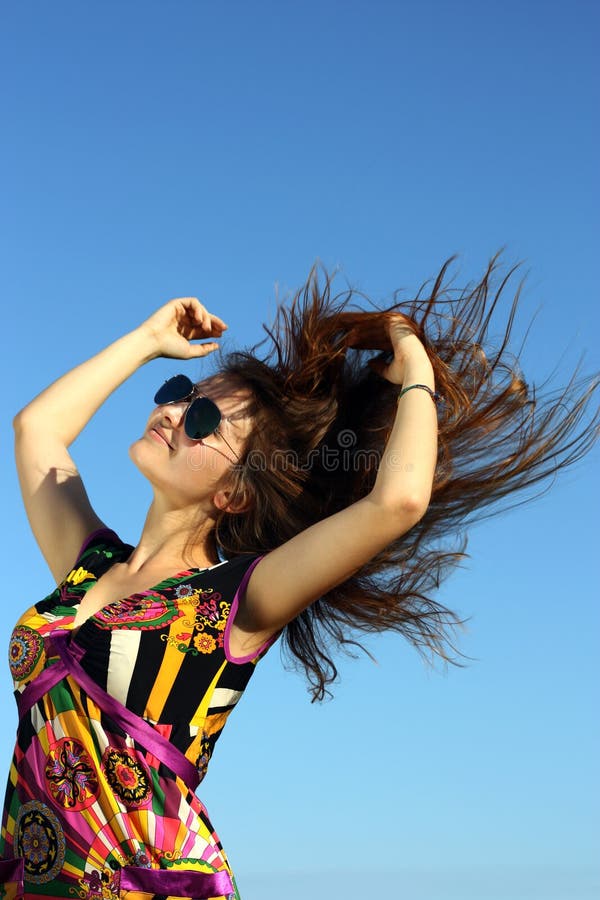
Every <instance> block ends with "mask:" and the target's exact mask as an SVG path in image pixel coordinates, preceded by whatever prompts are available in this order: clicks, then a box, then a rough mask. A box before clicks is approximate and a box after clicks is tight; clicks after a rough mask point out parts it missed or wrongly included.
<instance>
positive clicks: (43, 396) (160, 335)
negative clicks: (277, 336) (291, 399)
mask: <svg viewBox="0 0 600 900" xmlns="http://www.w3.org/2000/svg"><path fill="white" fill-rule="evenodd" d="M226 327H227V326H226V325H225V323H224V322H223V321H222V320H221V319H219V318H218V317H216V316H212V315H211V314H210V313H208V312H207V310H206V309H205V308H204V307H203V306H202V304H200V302H199V301H198V300H197V299H196V298H195V297H184V298H179V299H176V300H171V301H169V303H166V304H165V305H164V306H162V307H161V308H160V309H159V310H158V311H157V312H156V313H154V314H153V315H152V316H151V317H150V318H149V319H147V320H146V321H145V322H144V323H142V325H140V326H139V327H138V328H136V329H135V330H134V331H131V332H129V333H128V334H126V335H124V336H123V337H121V338H119V339H118V340H116V341H115V342H114V343H112V344H110V345H109V346H108V347H106V348H105V349H104V350H102V351H101V352H100V353H98V354H96V356H93V357H92V358H91V359H89V360H87V361H86V362H84V363H82V364H81V365H79V366H77V367H76V368H74V369H72V370H71V371H70V372H67V374H66V375H63V376H62V377H61V378H59V379H58V380H57V381H55V382H53V383H52V384H51V385H50V386H49V387H48V388H46V390H44V391H42V393H40V394H38V396H37V397H35V399H33V400H32V401H31V402H30V403H29V404H28V405H27V406H25V407H24V408H23V409H22V410H21V411H20V412H19V413H17V415H16V416H15V418H14V420H13V424H14V429H15V458H16V465H17V472H18V475H19V482H20V486H21V493H22V496H23V503H24V505H25V510H26V512H27V518H28V519H29V523H30V525H31V530H32V531H33V534H34V537H35V539H36V541H37V543H38V545H39V547H40V550H41V552H42V554H43V556H44V558H45V559H46V562H47V563H48V566H49V568H50V570H51V572H52V575H53V576H54V578H55V579H56V582H57V583H58V582H60V580H61V579H62V578H64V576H65V575H66V574H67V573H68V571H69V568H70V566H71V565H72V563H73V560H74V559H75V556H76V554H77V551H78V550H79V548H80V547H81V544H82V543H83V541H84V540H85V538H86V537H87V536H88V535H89V534H90V533H91V532H92V531H94V530H96V529H97V528H102V527H103V525H104V523H103V522H102V520H101V519H100V518H99V517H98V516H97V514H96V513H95V512H94V509H93V507H92V505H91V503H90V501H89V498H88V495H87V492H86V490H85V487H84V484H83V481H82V479H81V476H80V474H79V472H78V470H77V467H76V465H75V463H74V461H73V459H72V457H71V455H70V454H69V452H68V449H67V448H68V447H69V446H70V445H71V444H72V443H73V441H74V440H75V438H76V437H77V436H78V435H79V434H80V433H81V431H82V430H83V428H84V427H85V426H86V425H87V423H88V422H89V420H90V419H91V418H92V416H93V415H94V413H95V412H96V411H97V410H98V409H99V408H100V406H101V405H102V404H103V403H104V401H105V400H106V399H107V398H108V397H109V396H110V395H111V394H112V393H113V391H115V390H116V388H118V387H119V385H121V384H122V383H123V382H124V381H125V380H126V379H127V378H129V376H130V375H132V374H133V373H134V372H135V371H136V370H137V369H138V368H139V367H140V366H142V365H143V364H144V363H146V362H148V361H149V360H151V359H155V358H156V357H158V356H168V357H174V358H178V359H191V358H194V357H202V356H206V355H207V354H208V353H210V352H211V351H212V350H214V349H216V347H217V346H218V345H217V344H216V343H204V344H195V345H193V344H190V343H189V341H190V340H193V339H198V338H206V337H218V336H220V335H221V333H222V331H223V329H224V328H226Z"/></svg>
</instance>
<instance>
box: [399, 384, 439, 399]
mask: <svg viewBox="0 0 600 900" xmlns="http://www.w3.org/2000/svg"><path fill="white" fill-rule="evenodd" d="M413 388H421V390H422V391H427V393H428V394H429V396H430V397H431V399H432V400H433V402H434V403H439V402H440V400H441V399H442V397H441V395H440V394H438V393H437V391H432V390H431V388H430V387H428V386H427V385H426V384H409V385H408V387H405V388H402V390H401V391H400V393H399V394H398V399H397V400H396V402H397V403H398V402H399V400H400V397H403V396H404V394H405V393H406V392H407V391H412V389H413Z"/></svg>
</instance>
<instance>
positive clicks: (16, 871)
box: [0, 856, 210, 896]
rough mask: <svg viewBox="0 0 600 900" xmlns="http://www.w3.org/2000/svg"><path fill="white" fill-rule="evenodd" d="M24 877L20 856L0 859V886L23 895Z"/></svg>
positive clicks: (23, 861) (22, 859)
mask: <svg viewBox="0 0 600 900" xmlns="http://www.w3.org/2000/svg"><path fill="white" fill-rule="evenodd" d="M24 877H25V860H24V858H23V857H22V856H20V857H19V858H18V859H0V886H6V885H7V884H16V885H17V888H18V894H19V896H21V894H22V893H23V878H24ZM209 896H210V895H209Z"/></svg>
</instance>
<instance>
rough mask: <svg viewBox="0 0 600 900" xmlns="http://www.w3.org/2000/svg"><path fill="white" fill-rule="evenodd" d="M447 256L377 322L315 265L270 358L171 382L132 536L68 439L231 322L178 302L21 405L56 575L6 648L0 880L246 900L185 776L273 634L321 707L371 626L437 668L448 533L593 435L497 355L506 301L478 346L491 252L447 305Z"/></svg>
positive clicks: (150, 424)
mask: <svg viewBox="0 0 600 900" xmlns="http://www.w3.org/2000/svg"><path fill="white" fill-rule="evenodd" d="M447 265H448V264H446V266H447ZM446 266H444V267H443V269H442V271H441V272H440V275H439V276H438V278H437V280H436V282H435V284H434V285H433V288H432V290H431V291H430V293H429V295H428V296H427V297H426V298H425V299H423V298H420V297H417V299H416V300H414V301H412V302H410V303H407V304H404V305H402V306H401V307H400V306H398V305H397V304H396V305H394V306H393V307H390V308H389V309H387V310H382V311H370V312H366V311H364V310H356V309H354V310H350V309H349V307H348V301H349V300H350V299H351V297H352V292H350V293H349V295H348V296H346V297H343V298H339V297H332V296H331V290H330V280H329V278H327V276H326V278H325V286H324V288H323V289H321V288H320V285H319V279H318V273H317V271H316V270H313V271H312V272H311V274H310V276H309V279H308V281H307V283H306V285H305V286H304V288H303V289H302V290H301V291H299V292H298V294H297V295H296V297H295V298H294V300H293V302H292V304H291V306H290V307H281V308H280V310H279V312H278V316H277V319H276V322H275V325H274V326H273V328H272V329H268V335H269V338H270V340H271V344H272V346H271V348H270V352H267V353H266V354H263V355H262V356H260V355H259V353H258V350H259V348H258V347H255V348H253V349H252V350H250V351H247V352H236V353H232V354H229V356H227V357H225V358H223V359H222V360H221V361H220V364H219V366H218V370H217V372H216V373H215V374H213V375H211V376H209V377H205V378H203V379H202V380H200V381H199V382H197V383H194V381H192V380H190V378H189V376H188V375H185V374H181V375H174V377H173V378H171V379H169V380H168V381H167V382H166V383H165V384H164V385H162V387H160V388H159V389H158V391H157V393H156V396H155V403H156V406H155V408H154V409H152V411H151V413H150V415H149V418H148V421H147V425H146V428H145V430H144V433H143V435H142V437H141V438H140V439H139V440H137V441H135V442H134V443H133V444H132V446H131V447H130V450H129V453H130V456H131V459H132V460H133V462H134V463H135V465H136V466H137V467H138V468H139V470H140V471H141V472H142V473H143V474H144V475H145V476H146V478H147V479H148V480H149V482H150V484H151V485H152V488H153V500H152V503H151V505H150V508H149V510H148V513H147V516H146V521H145V524H144V528H143V531H142V534H141V536H140V539H139V541H138V542H137V544H136V545H135V546H133V545H131V544H128V543H125V542H124V541H123V540H121V538H120V537H119V536H118V535H117V534H116V533H115V532H114V531H112V530H111V529H110V527H109V524H107V523H104V522H102V521H101V520H100V519H99V518H98V516H97V515H96V513H95V512H94V509H93V508H92V506H91V504H90V502H89V500H88V497H87V494H86V491H85V488H84V486H83V484H82V481H81V479H80V477H79V474H78V472H77V468H76V467H75V464H74V462H73V460H72V459H71V456H70V455H69V452H68V447H69V446H70V445H71V444H72V442H73V441H74V440H75V438H76V437H77V435H78V434H79V433H80V432H81V431H82V429H83V428H84V427H85V425H86V424H87V422H88V421H89V420H90V418H91V417H92V416H93V415H94V413H95V412H96V411H97V409H98V408H99V407H100V406H101V404H102V403H103V402H104V401H105V400H106V398H107V397H108V396H109V395H110V394H111V393H112V392H113V391H114V390H116V389H117V388H118V386H119V385H120V384H122V383H123V382H124V381H125V379H127V378H128V377H129V376H130V375H132V374H133V373H134V372H135V371H136V370H137V369H138V368H139V367H140V366H142V365H144V364H145V363H147V362H149V361H150V360H152V359H155V358H157V357H169V358H172V359H177V360H186V361H189V360H192V359H201V358H204V357H205V356H207V355H208V354H210V353H212V352H213V351H214V350H215V349H216V348H217V347H218V343H217V341H216V340H215V339H218V338H219V337H220V336H221V335H222V333H223V331H224V329H225V328H227V325H226V324H225V323H224V322H223V321H222V320H221V319H220V318H219V317H218V316H216V315H214V314H212V313H210V312H208V310H207V309H206V308H205V307H204V305H203V304H202V303H200V302H199V300H198V299H196V298H195V297H185V298H179V299H175V300H171V301H169V302H168V303H166V304H165V305H164V306H162V307H161V308H160V309H159V310H158V311H157V312H155V313H154V315H152V316H151V317H150V318H149V319H147V320H146V321H145V322H143V323H142V324H141V325H140V326H139V327H138V328H136V329H135V330H134V331H132V332H130V333H128V334H126V335H125V336H123V337H121V338H120V339H118V340H116V341H115V342H114V343H113V344H111V345H110V346H109V347H107V348H106V349H105V350H103V351H102V352H101V353H99V354H97V355H96V356H94V357H93V358H92V359H90V360H88V361H87V362H85V363H83V364H82V365H80V366H78V367H77V368H75V369H74V370H72V371H71V372H69V373H67V374H66V375H64V376H63V377H62V378H60V379H59V380H58V381H56V382H55V383H54V384H52V385H50V387H48V388H47V389H46V390H45V391H43V392H42V393H41V394H40V395H39V396H38V397H36V398H35V399H34V400H33V401H32V402H31V403H29V404H28V405H27V406H26V407H25V408H24V409H23V410H22V411H21V412H20V413H19V414H18V415H17V416H16V418H15V422H14V424H15V433H16V459H17V467H18V473H19V479H20V484H21V489H22V494H23V499H24V503H25V507H26V510H27V515H28V517H29V521H30V523H31V527H32V530H33V533H34V535H35V537H36V540H37V541H38V543H39V546H40V549H41V551H42V553H43V555H44V557H45V558H46V560H47V562H48V565H49V567H50V569H51V571H52V575H53V577H54V578H55V580H56V585H57V586H56V588H55V589H54V590H53V591H52V592H51V593H50V594H49V595H48V596H47V597H46V598H45V599H43V600H42V601H41V602H39V603H37V604H36V605H35V606H33V607H32V608H30V609H29V610H27V611H26V612H25V613H23V615H22V616H21V617H20V619H19V621H18V623H17V625H16V627H15V630H14V632H13V636H12V640H11V646H10V665H11V670H12V675H13V678H14V682H15V689H16V696H17V704H18V709H19V716H20V722H19V729H18V735H17V743H16V747H15V753H14V758H13V763H12V766H11V771H10V776H9V783H8V789H7V795H6V801H5V807H4V817H3V823H2V837H1V855H0V856H1V861H0V884H1V885H2V887H3V890H4V893H3V894H2V896H5V897H13V898H15V897H19V898H20V897H27V898H28V897H36V896H40V895H44V896H46V897H47V896H52V897H74V896H75V897H81V898H93V900H100V898H119V897H126V898H129V900H135V898H137V900H141V898H151V897H155V898H163V897H188V898H238V897H239V894H238V891H237V888H236V885H235V879H234V876H233V873H232V871H231V868H230V865H229V862H228V859H227V856H226V854H225V852H224V850H223V847H222V846H221V843H220V841H219V838H218V836H217V834H216V833H215V831H214V829H213V826H212V823H211V821H210V819H209V816H208V813H207V811H206V809H205V807H204V806H203V805H202V803H201V802H200V800H199V799H198V798H197V796H196V794H195V789H196V787H197V786H198V784H199V782H200V780H201V779H202V777H203V776H204V774H205V772H206V768H207V765H208V762H209V759H210V756H211V754H212V752H213V748H214V745H215V742H216V740H217V738H218V737H219V735H220V733H221V731H222V729H223V727H224V724H225V722H226V720H227V717H228V715H229V713H230V712H231V710H232V709H233V707H234V706H235V704H236V703H237V701H238V699H239V698H240V696H241V694H242V692H243V691H244V689H245V687H246V685H247V683H248V681H249V679H250V677H251V675H252V673H253V671H254V668H255V666H256V664H257V663H258V662H259V661H260V659H261V658H262V656H263V655H264V654H265V653H266V652H267V650H268V648H269V647H270V646H271V645H272V643H273V642H274V641H275V640H276V639H277V637H278V636H282V638H283V640H284V641H285V643H286V645H287V648H288V649H289V651H290V652H291V653H292V654H293V655H295V657H296V658H297V660H298V662H299V663H300V664H301V665H302V666H303V667H304V668H305V671H306V674H307V676H308V679H309V681H310V683H311V685H312V690H313V696H314V697H315V698H322V697H323V695H324V693H325V692H326V690H327V685H328V684H329V683H330V682H331V681H332V680H333V679H334V678H335V675H336V670H335V664H334V660H333V653H332V649H335V647H336V646H338V647H339V646H340V645H342V644H344V643H345V642H347V641H350V640H355V639H356V636H357V634H358V633H360V631H363V632H367V631H371V632H372V631H383V630H385V629H395V630H397V631H398V632H400V633H401V634H403V635H404V636H405V637H407V638H408V639H409V640H410V641H411V642H412V643H413V644H414V645H415V646H416V647H417V648H418V649H419V650H421V651H427V650H429V651H432V652H434V653H437V654H439V655H440V656H442V657H443V658H445V659H448V658H449V657H448V654H447V650H448V644H449V645H450V646H452V645H451V643H450V642H449V633H450V631H451V629H452V628H453V627H454V626H456V625H459V624H460V620H459V619H458V618H457V617H456V615H455V614H454V613H452V612H451V611H450V610H448V609H446V608H444V607H443V606H441V605H440V604H438V603H437V602H436V601H435V600H434V599H432V598H431V597H430V596H429V594H430V592H431V591H432V590H433V589H434V588H435V587H436V586H437V585H438V584H439V581H440V579H441V578H442V577H443V576H444V574H445V573H446V571H447V570H448V569H449V568H451V565H452V563H453V562H455V561H456V560H457V559H458V558H459V557H460V553H458V552H451V551H449V550H448V549H446V548H445V547H444V545H443V544H442V543H440V542H441V541H443V539H445V538H447V537H448V536H450V537H451V536H452V534H453V533H455V532H456V530H457V528H458V526H459V525H463V524H464V523H465V522H466V521H469V520H470V519H472V517H473V515H474V513H475V512H476V511H477V510H479V509H481V508H482V507H487V506H489V505H490V504H492V503H495V504H497V503H498V501H499V500H502V499H503V498H505V497H506V496H507V495H509V494H512V493H513V492H514V491H516V490H519V489H523V488H525V487H528V486H531V485H533V484H535V483H536V482H539V481H540V480H542V479H544V478H545V477H547V476H548V475H550V474H552V473H554V472H555V471H556V470H557V469H558V468H560V467H561V466H565V465H567V464H569V463H571V462H573V461H574V460H575V459H577V458H579V457H580V456H581V455H582V454H583V453H585V452H586V450H587V449H588V448H589V446H590V444H591V442H592V441H593V438H594V436H595V433H596V429H595V417H593V421H592V422H591V423H589V424H588V425H587V426H585V425H582V424H581V423H582V417H583V416H584V414H585V412H586V409H587V408H588V405H589V400H590V397H591V394H592V392H593V390H594V385H590V386H589V387H587V389H583V388H582V387H581V385H578V384H577V383H576V382H575V380H574V379H572V380H571V382H570V383H569V385H568V386H567V388H566V389H565V390H564V391H563V392H562V393H561V395H560V396H558V397H556V396H554V397H548V398H541V399H540V398H538V399H533V396H532V393H531V392H530V391H529V390H528V388H527V386H526V384H525V382H524V381H523V379H522V377H521V376H520V374H519V373H518V371H517V368H516V363H515V361H514V360H510V359H509V358H508V355H507V352H506V342H507V340H508V337H509V334H510V330H511V325H512V320H513V315H514V311H515V307H516V302H517V301H516V299H515V300H514V302H513V306H512V308H511V311H510V314H509V316H508V324H507V326H506V330H505V339H504V341H503V342H502V345H501V346H500V348H499V349H497V350H495V351H494V352H493V354H492V355H490V354H489V353H488V351H487V348H486V333H487V328H488V324H489V318H490V315H491V312H492V310H493V308H494V306H495V305H496V303H497V301H498V298H499V296H500V295H501V292H502V288H503V287H504V284H502V285H501V286H500V290H499V291H498V292H497V293H496V294H495V296H493V297H492V296H491V292H490V285H491V281H492V276H493V274H494V272H495V269H496V266H497V263H496V260H495V259H494V260H492V262H491V263H490V266H489V267H488V270H487V272H486V273H485V275H484V277H483V279H482V280H481V282H480V283H479V284H478V285H476V286H475V287H474V288H472V289H469V290H467V291H465V292H464V293H462V294H461V295H460V296H459V297H457V298H456V299H454V300H452V299H450V295H449V294H448V292H446V291H445V288H444V277H445V271H446ZM199 339H200V340H203V341H204V342H203V343H200V344H197V343H192V342H193V341H197V340H199ZM259 346H260V345H259Z"/></svg>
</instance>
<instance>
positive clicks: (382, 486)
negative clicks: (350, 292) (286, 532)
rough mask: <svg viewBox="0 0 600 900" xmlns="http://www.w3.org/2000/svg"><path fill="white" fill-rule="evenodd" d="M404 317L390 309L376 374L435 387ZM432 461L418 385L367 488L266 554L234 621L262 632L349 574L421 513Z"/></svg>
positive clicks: (426, 398) (428, 409)
mask: <svg viewBox="0 0 600 900" xmlns="http://www.w3.org/2000/svg"><path fill="white" fill-rule="evenodd" d="M403 321H404V320H403V317H402V316H399V315H390V317H389V319H388V328H389V339H388V340H389V341H391V344H392V347H393V349H394V359H393V361H392V363H391V364H390V365H388V366H384V365H383V364H381V365H380V367H379V371H380V374H381V375H382V376H383V377H384V378H386V379H388V380H389V381H391V382H393V383H395V384H398V385H399V386H400V385H403V386H405V387H408V385H412V384H421V385H425V386H426V387H428V388H430V389H431V391H434V390H435V385H434V377H433V368H432V365H431V362H430V361H429V358H428V356H427V353H426V351H425V349H424V347H423V345H422V343H421V342H420V341H419V339H418V338H417V337H416V336H415V335H414V334H413V333H412V331H411V330H410V329H409V328H408V327H407V326H406V325H404V324H403ZM436 460H437V412H436V407H435V403H434V401H433V399H432V397H431V395H430V394H429V393H428V392H427V391H426V390H423V389H417V388H415V389H412V390H410V391H407V392H406V393H405V394H404V395H403V396H402V397H401V398H400V399H399V402H398V407H397V413H396V418H395V422H394V426H393V429H392V432H391V435H390V438H389V440H388V443H387V445H386V447H385V451H384V453H383V455H382V458H381V461H380V464H379V468H378V474H377V479H376V482H375V485H374V487H373V489H372V491H371V492H370V493H369V494H368V495H367V496H365V497H364V498H363V499H361V500H359V501H358V502H356V503H353V504H352V505H350V506H348V507H347V508H346V509H344V510H342V511H341V512H338V513H336V514H335V515H332V516H329V517H328V518H326V519H323V521H321V522H318V523H317V524H316V525H313V526H311V527H310V528H307V529H306V530H305V531H303V532H301V533H300V534H298V535H296V536H295V537H293V538H292V539H291V540H289V541H287V542H286V543H285V544H283V545H282V546H281V547H278V548H277V549H275V550H273V551H272V552H271V553H269V554H268V555H267V556H266V557H265V558H264V559H263V560H261V562H260V563H259V564H258V565H257V567H256V568H255V570H254V572H253V573H252V575H251V578H250V581H249V583H248V587H247V591H246V600H245V603H244V605H243V608H241V609H240V612H239V613H238V618H237V623H238V625H239V626H240V627H241V628H242V629H243V630H244V631H247V632H252V633H256V634H257V635H258V636H260V637H261V638H264V637H266V636H268V635H269V634H270V633H274V632H275V631H277V630H279V629H280V628H282V627H283V626H284V625H286V624H287V623H288V622H289V621H291V620H292V619H293V618H295V616H297V615H298V614H299V613H300V612H302V610H303V609H305V608H306V607H307V606H308V605H309V604H310V603H312V602H314V601H315V600H316V599H318V598H319V597H321V596H323V594H325V593H327V591H329V590H331V588H333V587H335V585H337V584H340V583H341V582H343V581H345V580H346V579H347V578H349V577H350V576H351V575H352V574H353V573H354V572H356V571H357V570H358V569H360V568H361V567H362V566H363V565H364V564H365V563H366V562H368V561H369V560H370V559H372V558H373V557H374V556H375V555H376V554H377V553H379V552H380V551H381V550H382V549H383V548H384V547H386V546H387V545H388V544H390V543H391V542H392V541H393V540H395V539H396V538H398V537H399V536H400V535H402V534H404V533H405V532H406V531H408V530H409V529H410V528H412V527H413V525H415V524H416V523H417V522H418V521H419V519H420V518H421V517H422V516H423V515H424V513H425V511H426V509H427V506H428V504H429V500H430V497H431V489H432V485H433V476H434V472H435V466H436Z"/></svg>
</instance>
